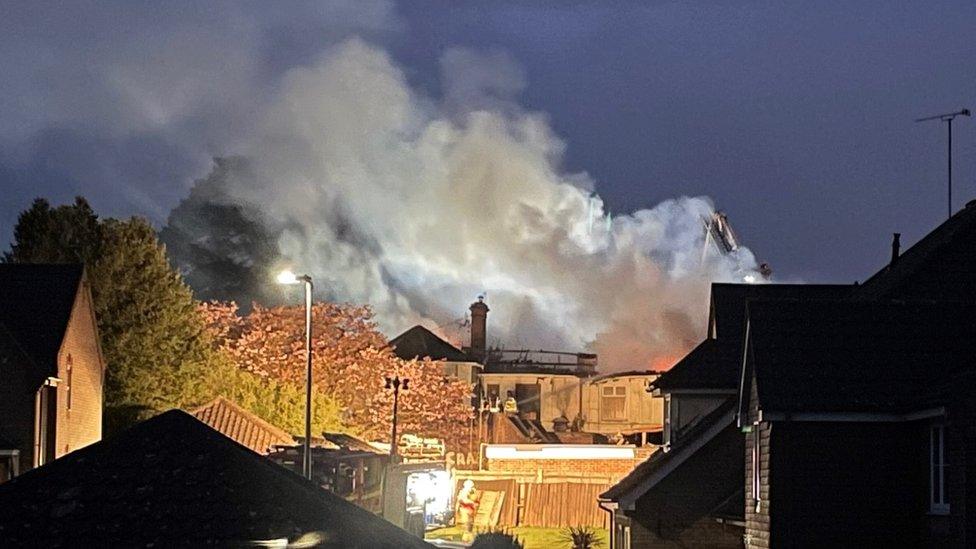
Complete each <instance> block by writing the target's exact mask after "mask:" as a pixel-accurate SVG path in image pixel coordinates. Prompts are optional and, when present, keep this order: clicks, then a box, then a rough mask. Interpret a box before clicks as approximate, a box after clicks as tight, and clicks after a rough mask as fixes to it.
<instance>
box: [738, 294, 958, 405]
mask: <svg viewBox="0 0 976 549" xmlns="http://www.w3.org/2000/svg"><path fill="white" fill-rule="evenodd" d="M974 313H976V307H974V306H972V305H963V304H951V303H945V302H943V303H932V302H928V303H912V302H907V303H906V302H861V301H831V302H806V301H792V302H790V301H775V302H765V301H755V302H752V303H750V304H749V326H750V328H749V341H748V345H749V347H750V348H749V357H750V358H749V368H750V370H749V372H748V374H750V376H751V373H752V372H753V371H754V372H755V376H756V384H757V390H758V397H759V405H760V407H761V408H762V410H763V411H764V412H779V413H796V412H808V413H831V412H836V413H907V412H912V411H917V410H918V409H919V408H920V407H925V406H927V405H928V404H929V403H926V402H923V401H922V400H921V398H922V397H921V395H923V394H927V393H930V392H931V390H932V389H933V388H934V387H935V386H937V385H939V384H943V383H945V382H946V380H948V379H950V378H952V377H954V376H956V375H960V374H961V373H963V372H964V371H966V370H967V369H971V368H973V364H972V357H974V356H976V315H974ZM750 379H751V377H750Z"/></svg>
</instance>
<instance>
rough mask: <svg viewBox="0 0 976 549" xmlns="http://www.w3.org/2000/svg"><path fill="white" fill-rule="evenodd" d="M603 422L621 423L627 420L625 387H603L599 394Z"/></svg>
mask: <svg viewBox="0 0 976 549" xmlns="http://www.w3.org/2000/svg"><path fill="white" fill-rule="evenodd" d="M601 395H602V398H601V401H602V402H601V406H600V410H601V412H602V418H601V419H603V421H623V420H625V419H627V387H625V386H610V387H607V386H604V387H603V388H602V392H601Z"/></svg>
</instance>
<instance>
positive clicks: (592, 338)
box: [225, 39, 756, 370]
mask: <svg viewBox="0 0 976 549" xmlns="http://www.w3.org/2000/svg"><path fill="white" fill-rule="evenodd" d="M442 75H443V78H444V82H443V86H442V89H443V90H444V94H443V97H441V98H438V99H434V98H432V97H429V96H426V95H424V94H422V93H420V92H418V91H417V90H416V89H413V88H411V86H410V85H409V84H408V82H407V78H406V76H405V74H404V72H403V70H401V69H400V68H399V67H398V66H397V65H396V64H395V63H394V62H393V61H392V59H391V58H390V56H389V55H387V54H386V53H385V52H384V51H383V50H382V49H379V48H377V47H374V46H371V45H369V44H367V43H365V42H363V41H361V40H358V39H353V40H349V41H346V42H344V43H342V44H340V45H338V46H336V47H334V48H332V49H331V50H330V51H329V52H327V53H326V54H325V55H324V56H323V57H322V58H321V59H319V60H318V61H317V62H315V63H314V64H312V65H310V66H307V67H303V68H296V69H292V70H291V71H289V72H288V73H287V74H286V75H285V77H284V78H283V80H282V82H281V85H280V86H279V89H278V91H277V93H276V95H275V96H274V98H273V100H272V101H271V102H270V105H269V106H268V107H267V108H266V109H264V110H263V111H262V112H260V114H259V122H258V124H257V125H258V127H259V128H260V129H259V130H258V131H257V132H256V133H255V135H254V136H253V137H252V138H251V139H249V140H248V142H247V145H246V146H245V147H244V148H243V150H242V151H241V153H242V154H243V156H245V157H247V158H248V159H249V160H250V162H251V167H252V168H253V177H246V178H244V177H241V178H238V179H235V180H234V181H233V182H231V183H229V184H227V186H226V188H225V192H227V193H228V194H229V195H230V199H231V200H233V201H235V202H237V203H240V204H242V205H244V206H245V207H246V209H247V211H258V212H260V214H257V215H259V217H260V219H259V221H260V223H261V224H262V225H263V226H265V227H268V229H269V232H270V233H272V234H277V235H280V237H279V238H278V242H277V244H278V248H279V252H280V254H281V256H282V257H283V260H284V261H283V262H286V263H288V264H289V265H291V266H293V267H295V268H296V269H299V270H302V271H305V272H309V273H311V274H312V275H313V276H314V277H315V278H316V280H317V281H319V282H318V284H319V287H320V288H323V287H324V291H326V292H327V293H328V294H329V295H331V296H334V297H337V298H340V299H343V300H348V301H353V302H360V303H369V304H371V305H372V306H373V307H374V309H375V311H376V313H377V317H378V320H379V322H380V325H381V327H382V328H383V329H384V330H385V331H387V333H389V334H390V335H395V334H396V333H398V332H399V331H400V330H402V329H405V328H407V327H409V326H410V325H412V324H414V323H424V324H427V325H428V326H431V327H436V326H437V325H439V324H443V323H445V322H448V321H450V320H451V319H454V318H457V317H458V316H460V315H462V314H463V313H464V311H465V308H466V307H467V305H468V304H470V303H471V302H472V301H473V300H474V299H475V297H476V296H477V295H479V294H482V293H487V303H488V304H489V306H490V307H491V311H492V312H491V313H490V314H489V341H490V342H495V343H501V344H504V345H506V346H509V347H511V346H519V347H529V348H559V349H564V350H584V349H586V348H592V349H594V350H596V351H598V352H599V353H600V363H601V367H602V368H603V369H616V370H621V369H638V368H641V369H642V368H646V367H648V366H650V365H651V364H654V365H656V366H661V365H664V364H665V363H664V362H661V361H662V360H663V359H667V358H674V357H676V356H678V355H679V354H680V353H682V352H684V351H686V350H687V349H688V348H689V347H690V346H691V345H693V344H694V343H695V341H696V340H697V339H699V338H700V337H701V336H702V335H703V334H704V328H705V317H706V313H707V296H708V284H709V283H710V282H711V281H715V280H724V281H731V280H742V278H743V276H744V274H748V273H751V272H753V271H754V270H755V267H756V266H755V261H754V259H753V257H752V254H751V253H749V252H748V250H745V249H740V250H739V252H738V253H737V254H734V255H729V256H721V255H718V254H706V255H705V256H703V250H704V249H705V242H704V234H703V230H702V218H703V217H705V216H708V215H710V214H711V213H712V211H713V209H712V204H711V203H710V202H709V200H708V199H707V198H687V197H682V198H678V199H675V200H669V201H666V202H664V203H662V204H660V205H658V206H656V207H654V208H652V209H649V210H640V211H637V212H634V213H631V214H628V215H616V216H614V217H613V218H612V219H611V218H610V217H609V216H608V213H607V212H606V210H605V208H604V204H603V202H602V200H601V199H600V198H599V196H597V195H596V194H594V193H593V192H592V189H594V188H595V187H596V186H595V185H594V182H593V181H591V180H590V178H589V177H588V176H587V174H585V173H576V174H569V173H565V172H564V171H563V170H562V169H561V168H560V161H561V157H562V153H563V150H564V144H563V142H562V141H560V139H559V138H558V137H557V136H555V135H553V132H552V130H551V129H550V127H549V124H548V122H547V119H546V117H545V116H544V115H542V114H540V113H534V112H526V111H524V110H523V109H521V108H519V106H518V105H517V103H516V102H515V97H516V95H517V94H518V92H519V91H520V90H521V89H522V87H523V85H524V76H523V75H522V72H521V71H520V70H519V69H518V68H517V67H516V66H515V65H514V64H513V63H512V62H511V61H510V60H509V59H508V58H507V57H506V56H504V55H503V54H490V55H479V54H476V53H473V52H470V51H465V50H454V51H450V52H447V53H446V54H445V55H444V56H443V59H442ZM652 184H653V182H651V181H649V182H648V185H652ZM654 361H657V362H654Z"/></svg>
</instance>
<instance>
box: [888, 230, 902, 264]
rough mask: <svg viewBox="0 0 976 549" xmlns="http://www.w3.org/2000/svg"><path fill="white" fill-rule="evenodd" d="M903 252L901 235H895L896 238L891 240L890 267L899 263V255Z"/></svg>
mask: <svg viewBox="0 0 976 549" xmlns="http://www.w3.org/2000/svg"><path fill="white" fill-rule="evenodd" d="M900 251H901V233H894V238H892V239H891V263H889V264H888V265H889V266H892V267H893V266H894V265H895V263H897V262H898V253H899V252H900Z"/></svg>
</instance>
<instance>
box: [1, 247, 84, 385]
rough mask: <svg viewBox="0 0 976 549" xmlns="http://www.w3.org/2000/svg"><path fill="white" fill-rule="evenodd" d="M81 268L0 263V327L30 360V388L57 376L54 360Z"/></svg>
mask: <svg viewBox="0 0 976 549" xmlns="http://www.w3.org/2000/svg"><path fill="white" fill-rule="evenodd" d="M83 272H84V269H83V267H82V266H81V265H40V264H21V263H2V264H0V324H3V325H4V326H6V328H7V331H8V332H9V334H10V335H11V336H12V337H13V338H14V340H16V342H17V344H18V346H19V347H20V348H21V349H22V350H23V352H24V354H25V355H26V356H28V357H30V367H31V370H32V371H31V372H29V381H30V386H39V385H40V384H41V383H42V382H43V381H44V379H45V378H47V377H49V376H54V375H57V357H58V351H60V349H61V343H62V341H63V340H64V333H65V330H66V329H67V327H68V320H69V319H70V317H71V310H72V308H73V307H74V303H75V297H76V295H77V293H78V285H79V284H80V283H81V279H82V274H83Z"/></svg>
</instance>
